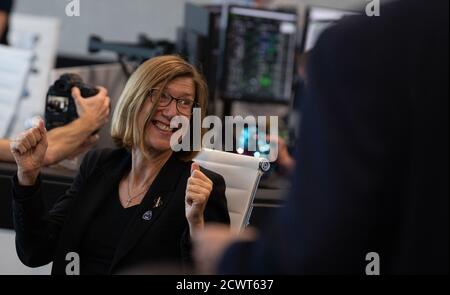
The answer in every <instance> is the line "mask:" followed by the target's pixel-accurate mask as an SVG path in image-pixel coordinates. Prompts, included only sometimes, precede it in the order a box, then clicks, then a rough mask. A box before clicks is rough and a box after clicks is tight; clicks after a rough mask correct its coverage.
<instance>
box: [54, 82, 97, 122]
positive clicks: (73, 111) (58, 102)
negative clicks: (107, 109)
mask: <svg viewBox="0 0 450 295" xmlns="http://www.w3.org/2000/svg"><path fill="white" fill-rule="evenodd" d="M73 87H78V88H79V89H80V92H81V96H82V97H84V98H88V97H91V96H95V95H97V93H98V92H99V91H98V89H97V88H95V87H93V86H91V85H88V84H85V83H83V80H82V79H81V77H80V76H78V75H76V74H63V75H62V76H61V77H59V79H58V80H56V81H55V83H54V84H53V85H52V86H50V88H49V90H48V92H47V99H46V103H45V127H46V128H47V130H51V129H53V128H56V127H60V126H64V125H66V124H69V123H70V122H72V121H73V120H75V119H77V118H78V114H77V108H76V106H75V101H74V99H73V97H72V88H73Z"/></svg>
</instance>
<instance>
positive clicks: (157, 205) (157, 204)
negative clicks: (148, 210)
mask: <svg viewBox="0 0 450 295" xmlns="http://www.w3.org/2000/svg"><path fill="white" fill-rule="evenodd" d="M162 204H163V201H162V200H161V197H158V198H156V200H155V201H154V203H153V208H158V207H160V206H162Z"/></svg>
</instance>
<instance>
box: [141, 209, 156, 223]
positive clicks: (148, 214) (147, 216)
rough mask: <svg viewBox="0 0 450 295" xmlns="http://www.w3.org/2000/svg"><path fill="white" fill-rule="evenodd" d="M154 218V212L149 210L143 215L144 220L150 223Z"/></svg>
mask: <svg viewBox="0 0 450 295" xmlns="http://www.w3.org/2000/svg"><path fill="white" fill-rule="evenodd" d="M152 216H153V212H152V210H148V211H146V212H145V213H144V214H143V215H142V219H144V220H147V221H149V220H150V219H152Z"/></svg>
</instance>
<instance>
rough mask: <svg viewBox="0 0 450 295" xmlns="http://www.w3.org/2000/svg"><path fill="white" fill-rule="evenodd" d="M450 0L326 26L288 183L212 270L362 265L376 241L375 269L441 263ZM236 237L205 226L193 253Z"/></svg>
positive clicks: (360, 268) (434, 269)
mask: <svg viewBox="0 0 450 295" xmlns="http://www.w3.org/2000/svg"><path fill="white" fill-rule="evenodd" d="M448 6H449V2H448V1H447V0H437V1H419V0H408V1H397V2H393V3H391V4H389V5H386V6H383V7H381V16H380V17H372V18H369V17H367V16H365V15H364V16H360V17H355V18H351V19H348V20H346V21H344V22H343V23H341V24H339V25H337V26H335V27H333V28H331V29H329V30H327V31H326V32H324V33H323V35H322V36H321V38H320V39H319V41H318V43H317V45H316V47H315V49H314V50H313V52H312V54H311V55H310V59H309V61H308V67H309V70H308V87H309V91H310V92H309V96H308V98H307V101H306V102H305V111H304V117H303V122H302V130H301V133H300V142H299V147H298V154H297V157H298V158H297V159H298V161H297V162H298V165H297V168H296V171H295V172H294V177H293V184H294V187H293V189H292V192H291V194H290V196H289V197H288V200H287V203H286V204H285V206H284V208H283V209H282V210H281V212H280V214H279V216H278V218H277V219H276V220H274V221H273V222H272V225H273V226H272V228H271V229H270V230H269V231H268V232H264V233H262V234H261V236H260V237H259V238H258V239H257V240H256V241H252V242H248V241H247V242H238V243H234V244H233V245H232V246H231V247H229V248H227V250H226V252H225V256H224V257H223V259H222V262H221V264H220V266H219V272H221V273H265V274H268V273H270V274H272V273H289V274H325V273H340V274H344V273H353V274H364V273H365V269H366V265H367V264H368V263H369V262H368V261H366V260H365V258H366V254H367V253H369V252H377V253H378V254H379V256H380V267H381V274H417V273H419V274H434V273H447V274H448V265H449V256H448V253H449V250H448V249H449V244H448V239H449V181H448V179H449V173H448V170H449V169H448V168H449V157H448V148H449V147H448V136H449V132H448V131H449V130H448V126H449V122H448V115H449V103H448V102H449V96H448V79H449V77H448V50H449V48H448V30H449V24H448V16H449V15H448V13H449V12H448V11H449V7H448ZM211 237H213V238H211ZM233 240H234V238H230V236H227V233H226V232H224V231H223V230H220V229H217V228H216V229H211V231H207V232H205V233H204V234H203V236H200V237H199V241H198V245H197V248H196V253H198V255H197V259H198V263H199V264H198V265H199V266H200V267H201V268H202V269H208V267H205V264H206V266H207V264H208V263H210V262H211V261H214V260H215V259H217V255H220V253H221V251H222V250H223V249H224V248H223V247H222V246H223V245H227V244H228V243H230V241H233ZM202 253H203V256H202ZM210 269H211V268H210Z"/></svg>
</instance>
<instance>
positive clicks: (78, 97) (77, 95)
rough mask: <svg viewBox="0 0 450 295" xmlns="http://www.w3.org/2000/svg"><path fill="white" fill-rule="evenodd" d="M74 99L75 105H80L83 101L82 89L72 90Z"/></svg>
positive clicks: (75, 88) (74, 88)
mask: <svg viewBox="0 0 450 295" xmlns="http://www.w3.org/2000/svg"><path fill="white" fill-rule="evenodd" d="M72 97H73V99H74V100H75V103H78V102H79V101H80V100H82V99H83V97H82V96H81V92H80V89H79V88H78V87H73V88H72Z"/></svg>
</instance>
